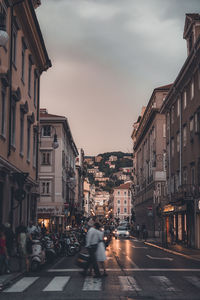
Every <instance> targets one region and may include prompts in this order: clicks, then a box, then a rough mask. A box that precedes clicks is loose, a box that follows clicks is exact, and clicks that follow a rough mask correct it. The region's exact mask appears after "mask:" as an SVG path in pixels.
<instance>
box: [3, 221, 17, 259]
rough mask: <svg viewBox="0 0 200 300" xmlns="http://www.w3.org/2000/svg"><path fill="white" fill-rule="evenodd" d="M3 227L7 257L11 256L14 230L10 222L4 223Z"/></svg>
mask: <svg viewBox="0 0 200 300" xmlns="http://www.w3.org/2000/svg"><path fill="white" fill-rule="evenodd" d="M4 227H5V236H6V248H7V251H8V255H9V257H11V256H12V254H13V246H14V237H15V235H14V232H13V230H12V228H11V225H10V223H8V222H7V223H5V224H4Z"/></svg>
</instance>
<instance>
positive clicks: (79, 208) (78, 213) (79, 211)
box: [75, 148, 85, 224]
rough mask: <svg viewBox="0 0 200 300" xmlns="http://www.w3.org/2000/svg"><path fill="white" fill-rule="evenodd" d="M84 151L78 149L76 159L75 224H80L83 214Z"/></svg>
mask: <svg viewBox="0 0 200 300" xmlns="http://www.w3.org/2000/svg"><path fill="white" fill-rule="evenodd" d="M84 177H85V169H84V151H83V149H82V148H80V149H78V157H77V158H76V189H75V219H76V224H80V222H81V219H82V216H83V214H84Z"/></svg>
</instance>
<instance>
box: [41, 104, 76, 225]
mask: <svg viewBox="0 0 200 300" xmlns="http://www.w3.org/2000/svg"><path fill="white" fill-rule="evenodd" d="M77 156H78V150H77V148H76V145H75V143H74V140H73V137H72V133H71V130H70V127H69V123H68V120H67V118H66V117H64V116H58V115H53V114H49V113H48V111H47V110H46V109H40V152H39V180H40V199H39V201H38V222H39V223H43V224H45V226H46V227H47V228H48V229H49V230H54V231H63V230H64V229H65V226H66V225H67V224H71V223H74V222H75V187H76V177H75V174H76V167H75V161H76V157H77Z"/></svg>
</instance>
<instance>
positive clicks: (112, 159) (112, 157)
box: [109, 155, 117, 161]
mask: <svg viewBox="0 0 200 300" xmlns="http://www.w3.org/2000/svg"><path fill="white" fill-rule="evenodd" d="M109 161H117V156H115V155H111V156H110V157H109Z"/></svg>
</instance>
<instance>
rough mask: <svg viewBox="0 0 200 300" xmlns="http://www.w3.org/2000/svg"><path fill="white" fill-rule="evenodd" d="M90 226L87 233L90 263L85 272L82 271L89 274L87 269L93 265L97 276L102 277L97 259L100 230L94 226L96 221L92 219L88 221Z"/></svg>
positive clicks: (83, 273)
mask: <svg viewBox="0 0 200 300" xmlns="http://www.w3.org/2000/svg"><path fill="white" fill-rule="evenodd" d="M88 226H89V227H90V228H89V230H88V232H87V235H86V248H87V249H88V252H89V260H88V263H87V265H86V267H85V269H84V271H83V272H81V274H82V275H84V276H86V275H87V270H88V268H89V267H90V266H92V267H93V269H94V272H95V276H94V277H95V278H98V277H101V274H100V271H99V267H98V263H97V259H96V250H97V246H98V243H99V242H100V239H99V233H98V230H96V229H95V228H94V227H93V226H94V222H93V221H92V220H90V221H89V222H88Z"/></svg>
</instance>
